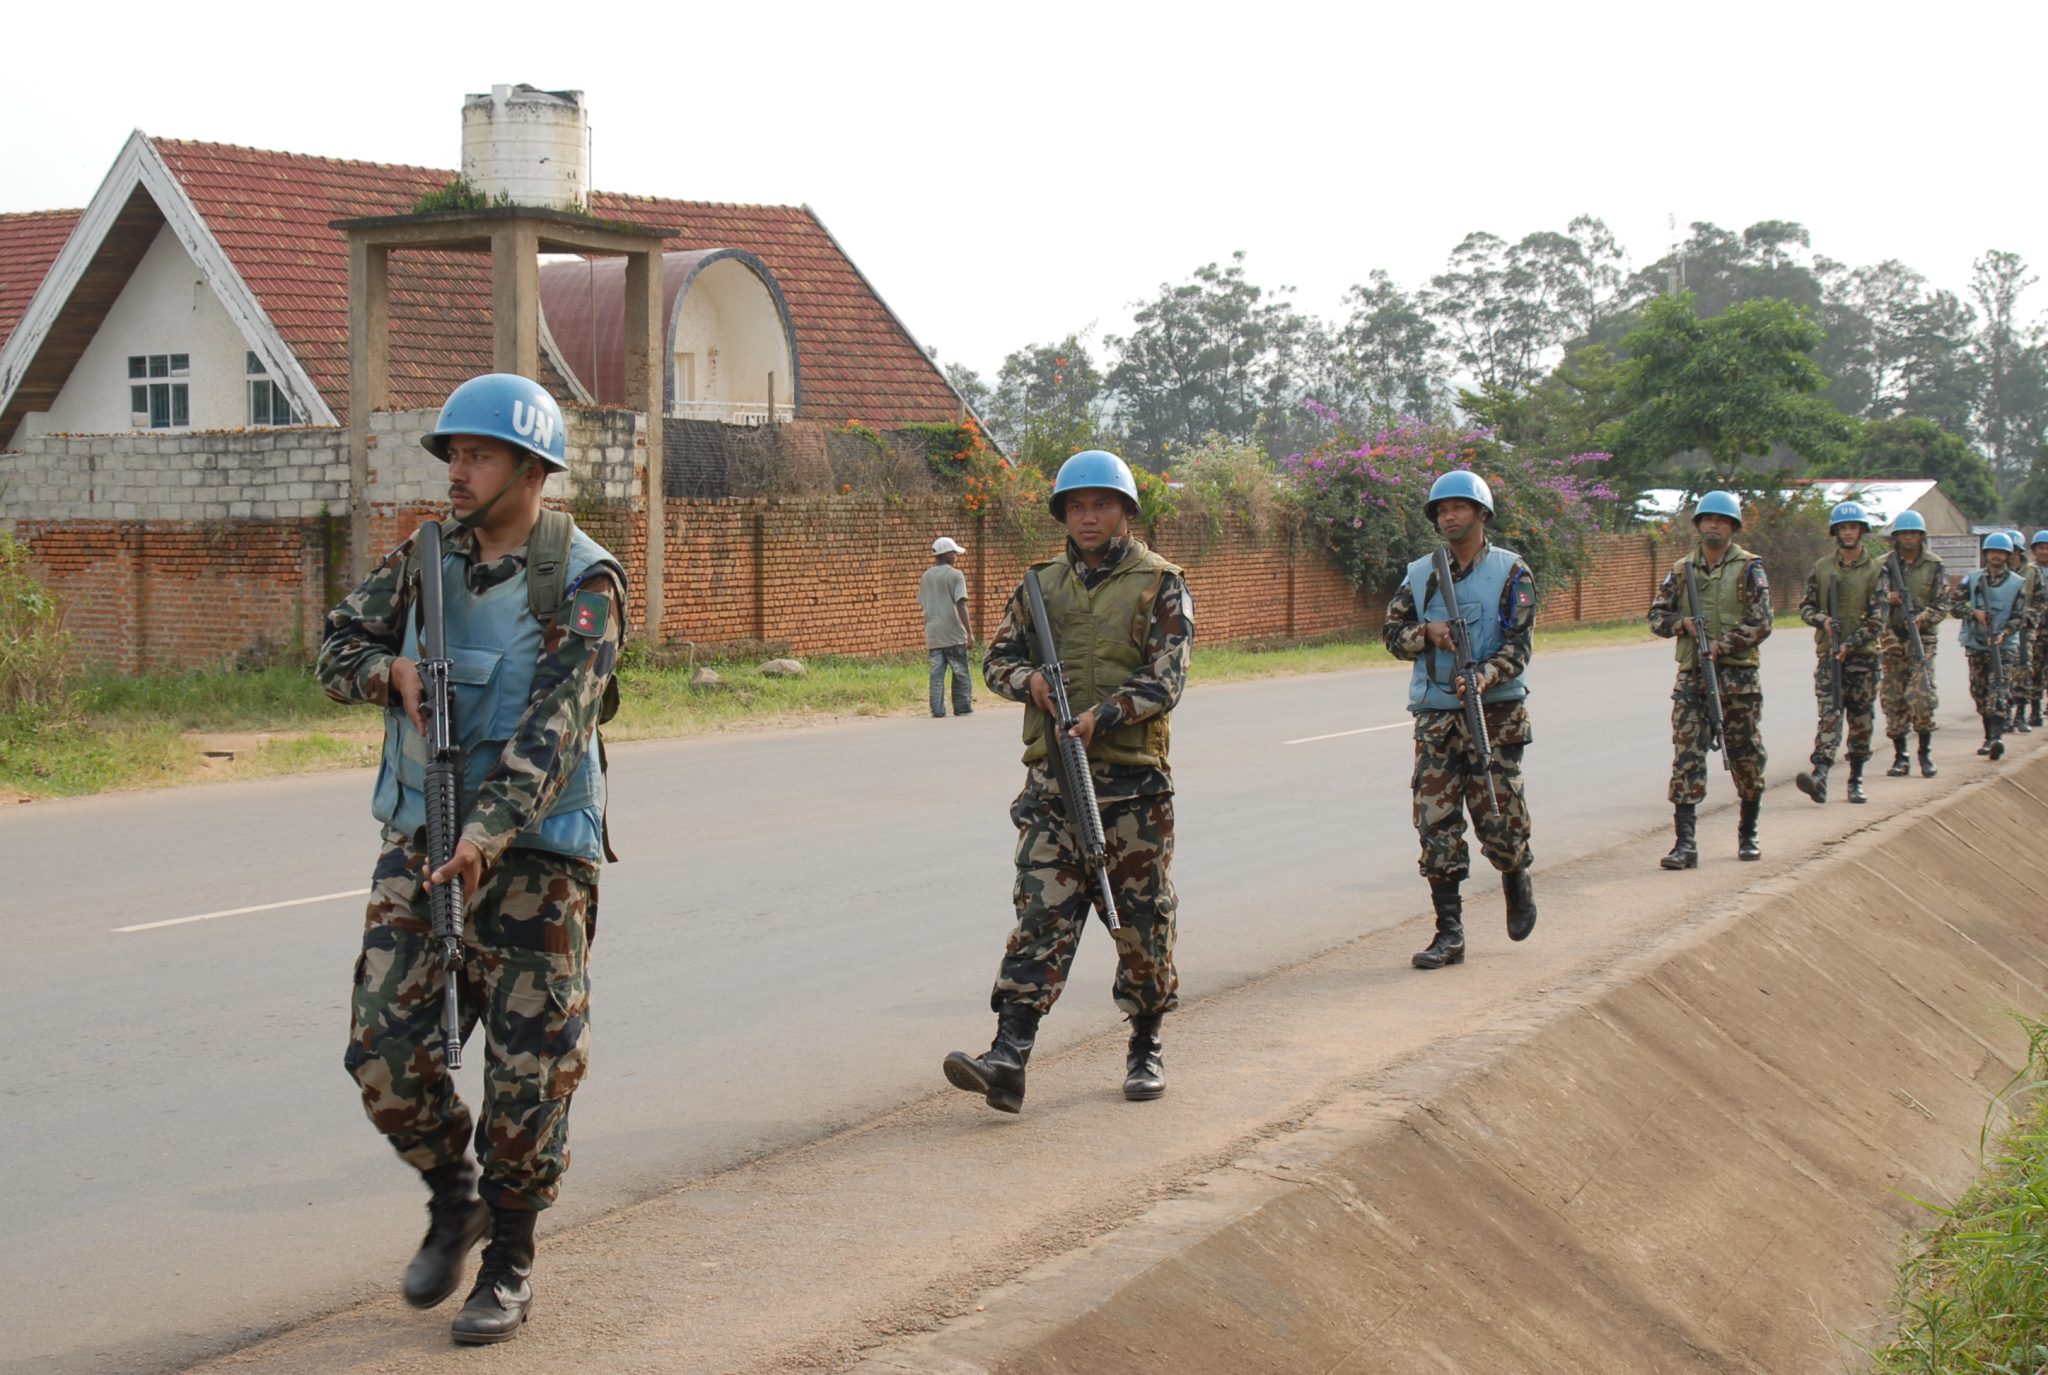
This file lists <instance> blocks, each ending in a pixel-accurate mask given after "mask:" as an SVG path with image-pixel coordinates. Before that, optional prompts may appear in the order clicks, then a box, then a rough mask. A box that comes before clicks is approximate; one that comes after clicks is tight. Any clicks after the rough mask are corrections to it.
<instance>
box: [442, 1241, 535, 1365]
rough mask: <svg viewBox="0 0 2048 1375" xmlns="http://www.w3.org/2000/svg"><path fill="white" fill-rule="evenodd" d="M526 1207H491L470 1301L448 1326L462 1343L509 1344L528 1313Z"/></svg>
mask: <svg viewBox="0 0 2048 1375" xmlns="http://www.w3.org/2000/svg"><path fill="white" fill-rule="evenodd" d="M539 1218H540V1214H539V1213H536V1212H534V1211H533V1210H532V1209H530V1208H492V1209H491V1240H490V1244H489V1245H488V1246H486V1247H484V1263H483V1264H482V1265H481V1266H479V1267H478V1268H477V1272H476V1287H475V1288H473V1289H471V1290H470V1291H469V1302H467V1303H465V1304H463V1305H462V1311H461V1312H460V1313H457V1314H456V1315H455V1325H454V1327H452V1328H451V1329H450V1331H451V1332H452V1334H453V1335H454V1337H455V1340H456V1341H457V1342H458V1343H459V1344H461V1345H463V1346H487V1345H489V1344H490V1343H492V1342H509V1341H511V1340H512V1339H513V1338H514V1337H516V1336H518V1335H519V1329H520V1327H521V1326H522V1325H523V1324H524V1323H525V1322H526V1318H527V1315H528V1314H529V1313H531V1312H532V1311H533V1224H534V1223H535V1222H536V1221H537V1220H539Z"/></svg>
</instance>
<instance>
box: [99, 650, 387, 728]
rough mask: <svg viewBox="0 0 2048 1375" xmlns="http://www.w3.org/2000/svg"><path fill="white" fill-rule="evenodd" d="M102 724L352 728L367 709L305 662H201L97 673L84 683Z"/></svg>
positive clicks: (175, 726) (359, 722)
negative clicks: (335, 698) (336, 697)
mask: <svg viewBox="0 0 2048 1375" xmlns="http://www.w3.org/2000/svg"><path fill="white" fill-rule="evenodd" d="M78 697H79V703H80V707H81V709H82V710H83V711H84V713H85V716H86V718H87V719H88V720H90V721H91V722H93V723H94V724H96V725H101V726H113V725H132V724H141V723H156V724H161V725H165V726H168V727H170V728H171V729H173V730H181V731H183V730H204V731H248V730H320V729H323V728H324V729H327V730H351V729H358V728H367V727H364V726H363V723H362V719H361V718H362V716H363V713H361V712H360V711H358V710H356V709H355V708H352V707H344V706H340V705H337V704H336V703H334V702H330V701H328V700H327V695H326V694H325V693H323V692H321V691H320V688H319V686H318V685H317V684H315V683H314V681H313V675H312V672H311V671H310V670H308V669H306V668H301V667H295V666H293V667H286V666H280V667H272V668H262V669H255V670H249V671H222V670H219V669H204V670H202V669H195V670H192V671H191V672H187V673H148V674H143V675H140V676H137V677H116V676H113V675H111V674H94V675H93V676H91V677H88V678H87V679H85V680H84V681H83V682H82V683H81V684H80V685H79V689H78Z"/></svg>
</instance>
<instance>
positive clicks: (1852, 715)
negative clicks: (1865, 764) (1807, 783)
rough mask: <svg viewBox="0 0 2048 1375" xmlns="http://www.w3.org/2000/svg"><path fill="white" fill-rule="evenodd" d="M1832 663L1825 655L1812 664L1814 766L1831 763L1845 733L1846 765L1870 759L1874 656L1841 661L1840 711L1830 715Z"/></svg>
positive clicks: (1874, 707)
mask: <svg viewBox="0 0 2048 1375" xmlns="http://www.w3.org/2000/svg"><path fill="white" fill-rule="evenodd" d="M1833 666H1834V661H1833V660H1831V659H1829V658H1827V657H1826V656H1825V655H1823V656H1822V657H1820V658H1819V659H1817V660H1816V661H1815V662H1814V666H1813V698H1814V702H1815V704H1816V705H1817V706H1818V707H1819V709H1820V726H1819V729H1817V730H1815V731H1814V733H1813V755H1812V759H1813V762H1814V763H1815V764H1830V765H1832V764H1833V763H1834V762H1835V756H1836V755H1837V754H1839V753H1841V752H1842V732H1843V730H1844V728H1846V729H1847V730H1848V733H1849V749H1848V759H1849V762H1850V763H1852V764H1854V763H1856V762H1857V761H1858V760H1863V759H1868V758H1870V735H1871V728H1872V727H1873V726H1874V725H1876V721H1877V656H1876V655H1875V654H1851V655H1850V656H1849V657H1848V658H1846V659H1844V660H1842V709H1841V710H1840V711H1839V712H1837V711H1830V710H1829V709H1828V706H1829V702H1830V699H1831V698H1832V697H1833V696H1834V687H1833V684H1832V679H1833V676H1834V675H1833V674H1832V673H1831V672H1830V670H1831V669H1832V668H1833Z"/></svg>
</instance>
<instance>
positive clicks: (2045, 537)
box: [2027, 530, 2048, 545]
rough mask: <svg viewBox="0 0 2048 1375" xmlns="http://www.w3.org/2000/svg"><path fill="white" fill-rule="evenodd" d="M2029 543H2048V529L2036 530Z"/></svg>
mask: <svg viewBox="0 0 2048 1375" xmlns="http://www.w3.org/2000/svg"><path fill="white" fill-rule="evenodd" d="M2027 543H2028V544H2029V545H2035V544H2048V530H2036V531H2035V532H2034V537H2033V538H2032V539H2030V540H2028V541H2027Z"/></svg>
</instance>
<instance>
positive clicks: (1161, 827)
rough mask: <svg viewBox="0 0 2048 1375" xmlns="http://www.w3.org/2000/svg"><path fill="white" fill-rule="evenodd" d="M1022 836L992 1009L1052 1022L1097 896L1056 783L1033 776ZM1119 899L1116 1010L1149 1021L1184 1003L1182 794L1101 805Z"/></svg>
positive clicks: (1021, 805) (1019, 810)
mask: <svg viewBox="0 0 2048 1375" xmlns="http://www.w3.org/2000/svg"><path fill="white" fill-rule="evenodd" d="M1010 820H1011V821H1012V822H1014V823H1015V824H1016V827H1017V879H1016V886H1015V888H1014V889H1013V891H1012V897H1013V898H1014V899H1015V902H1016V906H1017V927H1016V929H1015V930H1014V931H1012V932H1011V933H1010V940H1009V944H1008V945H1007V946H1005V947H1004V950H1003V963H1002V968H1001V969H1000V970H999V971H998V972H997V974H996V986H995V991H994V992H993V993H992V994H991V995H990V997H989V1004H990V1006H991V1007H993V1008H995V1009H996V1010H997V1011H1001V1010H1002V1007H1003V1005H1004V1004H1005V1003H1023V1004H1025V1005H1026V1006H1029V1007H1035V1008H1037V1009H1038V1010H1039V1011H1040V1012H1041V1013H1043V1012H1050V1011H1051V1010H1052V1005H1053V1003H1054V1002H1055V1001H1057V1000H1058V998H1059V996H1060V990H1061V989H1062V988H1064V987H1065V986H1066V982H1067V973H1068V971H1069V970H1071V969H1072V968H1073V966H1074V952H1075V951H1076V950H1077V949H1078V948H1079V946H1080V942H1081V932H1082V931H1083V930H1084V929H1085V928H1086V927H1087V925H1088V922H1089V920H1090V918H1091V915H1092V913H1093V912H1094V905H1093V901H1092V897H1091V894H1092V887H1091V885H1090V884H1089V883H1088V878H1087V875H1086V873H1085V872H1084V871H1083V870H1082V867H1081V860H1080V852H1079V850H1078V849H1077V848H1076V847H1075V844H1074V837H1073V832H1072V830H1071V829H1070V828H1069V827H1068V825H1067V813H1066V804H1065V803H1064V802H1063V801H1062V800H1061V798H1060V796H1059V792H1058V790H1057V789H1056V788H1055V787H1054V785H1053V783H1052V781H1051V777H1050V776H1049V775H1047V774H1046V773H1045V772H1044V771H1043V770H1041V769H1036V768H1034V769H1033V770H1032V771H1031V776H1030V779H1029V780H1028V781H1027V782H1026V783H1025V785H1024V791H1023V792H1021V793H1019V794H1017V800H1016V801H1015V802H1013V803H1011V804H1010ZM1102 830H1103V835H1104V837H1105V838H1106V839H1107V841H1108V855H1109V878H1110V891H1111V892H1113V893H1114V894H1115V895H1116V913H1117V918H1118V920H1120V921H1121V922H1122V923H1123V926H1124V930H1123V931H1122V932H1121V933H1120V934H1119V937H1118V939H1117V942H1116V947H1117V951H1116V983H1115V989H1114V994H1115V998H1116V1005H1117V1006H1118V1007H1120V1008H1122V1009H1123V1010H1124V1011H1125V1012H1128V1013H1131V1014H1133V1015H1140V1014H1146V1013H1155V1012H1171V1011H1173V1009H1174V1008H1175V1007H1177V1006H1179V1003H1180V976H1179V974H1178V973H1176V972H1175V970H1174V967H1173V939H1174V916H1175V913H1176V912H1177V911H1178V909H1179V906H1180V903H1179V899H1178V898H1176V897H1175V896H1174V891H1173V877H1172V874H1171V873H1170V870H1171V867H1172V864H1173V794H1172V793H1158V794H1153V795H1148V796H1141V797H1131V798H1124V799H1120V800H1117V801H1112V802H1104V803H1103V804H1102Z"/></svg>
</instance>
